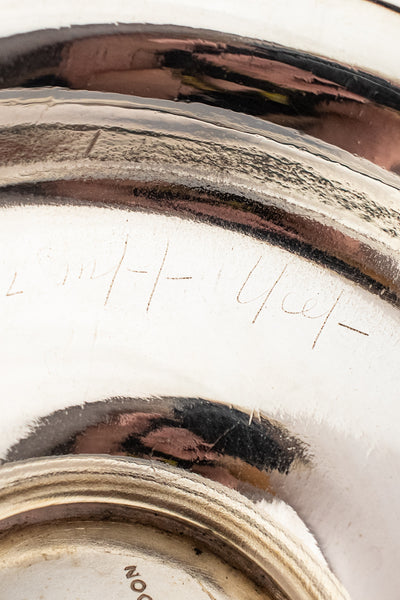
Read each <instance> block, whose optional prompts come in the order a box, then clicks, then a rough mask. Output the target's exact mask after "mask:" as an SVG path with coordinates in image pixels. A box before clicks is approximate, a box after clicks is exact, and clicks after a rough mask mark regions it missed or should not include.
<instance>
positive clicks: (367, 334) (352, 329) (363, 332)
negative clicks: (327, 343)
mask: <svg viewBox="0 0 400 600" xmlns="http://www.w3.org/2000/svg"><path fill="white" fill-rule="evenodd" d="M338 325H340V327H346V329H350V331H355V332H356V333H361V335H366V336H369V333H366V332H365V331H361V329H356V328H355V327H350V325H346V324H345V323H338Z"/></svg>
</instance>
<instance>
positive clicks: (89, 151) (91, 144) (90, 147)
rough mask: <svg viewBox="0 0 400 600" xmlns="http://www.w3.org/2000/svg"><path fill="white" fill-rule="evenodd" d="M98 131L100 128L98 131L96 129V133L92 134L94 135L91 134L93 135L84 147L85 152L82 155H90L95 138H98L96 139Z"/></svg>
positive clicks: (98, 135) (98, 134)
mask: <svg viewBox="0 0 400 600" xmlns="http://www.w3.org/2000/svg"><path fill="white" fill-rule="evenodd" d="M100 133H101V131H100V129H99V130H98V131H96V133H95V134H94V136H93V137H92V139H91V140H90V142H89V145H88V147H87V148H86V152H85V154H84V156H85V157H86V158H87V157H88V156H89V155H90V153H91V151H92V150H93V147H94V145H95V143H96V142H97V140H98V139H99V137H100Z"/></svg>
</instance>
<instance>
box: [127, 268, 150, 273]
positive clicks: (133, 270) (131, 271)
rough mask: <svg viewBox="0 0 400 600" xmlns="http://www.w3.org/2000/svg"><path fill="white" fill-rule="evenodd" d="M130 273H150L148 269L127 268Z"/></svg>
mask: <svg viewBox="0 0 400 600" xmlns="http://www.w3.org/2000/svg"><path fill="white" fill-rule="evenodd" d="M127 271H129V272H130V273H148V271H136V270H135V269H127Z"/></svg>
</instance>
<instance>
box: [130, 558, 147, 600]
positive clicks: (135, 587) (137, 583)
mask: <svg viewBox="0 0 400 600" xmlns="http://www.w3.org/2000/svg"><path fill="white" fill-rule="evenodd" d="M125 571H126V573H125V576H126V578H127V579H130V580H131V590H132V592H136V593H137V594H140V595H139V596H137V600H153V598H152V597H151V596H149V595H148V594H143V592H144V591H145V590H146V588H147V583H146V582H145V581H144V580H143V579H141V575H140V573H139V572H138V571H137V570H136V566H128V567H125Z"/></svg>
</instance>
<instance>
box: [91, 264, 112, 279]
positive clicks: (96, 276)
mask: <svg viewBox="0 0 400 600" xmlns="http://www.w3.org/2000/svg"><path fill="white" fill-rule="evenodd" d="M96 267H97V261H96V259H94V261H93V269H92V272H91V274H90V279H91V280H93V279H100V278H101V277H105V276H106V275H109V274H110V273H112V269H109V270H108V271H106V272H105V273H101V275H95V272H96Z"/></svg>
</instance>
